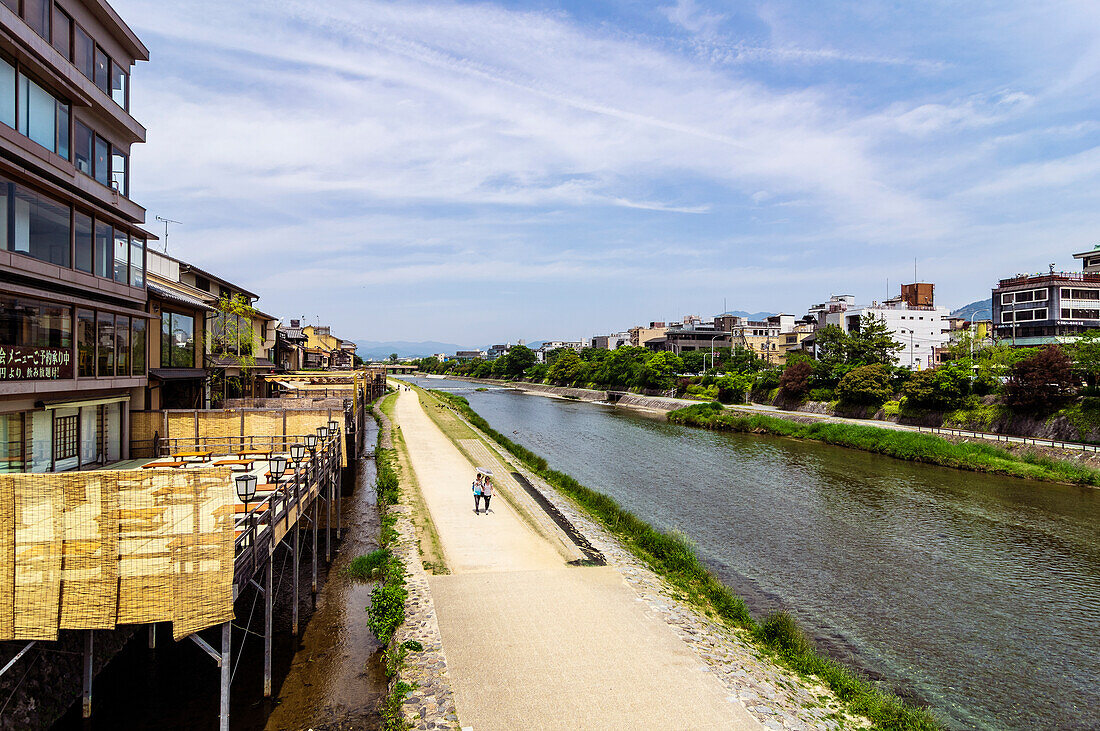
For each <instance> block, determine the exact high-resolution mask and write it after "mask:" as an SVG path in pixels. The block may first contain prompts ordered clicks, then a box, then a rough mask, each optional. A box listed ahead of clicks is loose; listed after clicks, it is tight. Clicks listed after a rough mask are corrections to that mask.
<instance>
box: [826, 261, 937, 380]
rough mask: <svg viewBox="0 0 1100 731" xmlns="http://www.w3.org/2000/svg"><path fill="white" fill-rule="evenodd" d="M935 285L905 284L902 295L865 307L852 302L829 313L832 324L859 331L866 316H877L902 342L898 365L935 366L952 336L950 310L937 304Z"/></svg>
mask: <svg viewBox="0 0 1100 731" xmlns="http://www.w3.org/2000/svg"><path fill="white" fill-rule="evenodd" d="M934 291H935V285H933V284H932V283H930V282H916V283H913V284H903V285H902V286H901V294H900V295H897V296H895V297H891V298H890V299H888V300H886V301H884V302H872V303H871V304H870V305H868V306H865V307H856V306H853V305H850V304H849V305H848V306H847V307H845V308H844V309H840V308H837V309H835V310H833V311H830V312H828V313H826V314H825V322H826V324H828V325H836V326H838V327H840V328H841V329H842V330H844V331H845V332H853V331H858V330H859V327H860V323H861V322H862V321H863V317H864V316H865V315H867V314H871V315H874V316H875V317H876V318H878V319H880V320H882V321H883V322H885V324H886V328H887V329H888V330H889V331H890V333H891V335H892V337H893V338H894V340H896V341H897V342H899V343H901V345H902V350H901V351H900V352H899V353H898V355H897V359H898V360H897V364H898V365H899V366H902V367H905V368H912V369H913V370H923V369H925V368H932V367H935V365H936V363H937V362H938V358H937V355H936V352H937V350H939V349H941V348H943V347H944V346H945V345H946V344H947V343H948V341H949V340H950V338H951V323H950V317H951V315H950V312H949V311H948V309H947V308H946V307H937V306H936V304H935V298H934Z"/></svg>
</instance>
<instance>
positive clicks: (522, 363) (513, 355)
mask: <svg viewBox="0 0 1100 731" xmlns="http://www.w3.org/2000/svg"><path fill="white" fill-rule="evenodd" d="M504 357H505V360H506V363H505V373H506V374H507V375H509V376H512V377H515V378H519V377H520V376H522V375H523V374H524V373H525V372H526V371H527V369H528V368H530V367H531V366H533V365H535V363H536V362H537V361H538V358H537V357H535V351H533V350H531V349H530V348H528V347H527V346H526V345H517V346H515V347H513V348H512V349H511V350H509V351H508V355H506V356H504Z"/></svg>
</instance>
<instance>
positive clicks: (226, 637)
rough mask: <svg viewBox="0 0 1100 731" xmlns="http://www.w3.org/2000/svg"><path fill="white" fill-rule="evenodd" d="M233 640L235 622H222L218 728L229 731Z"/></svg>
mask: <svg viewBox="0 0 1100 731" xmlns="http://www.w3.org/2000/svg"><path fill="white" fill-rule="evenodd" d="M232 641H233V623H232V622H225V623H224V624H222V659H221V662H219V663H218V665H219V667H220V668H221V693H220V696H219V705H218V728H219V729H220V731H229V681H230V680H231V678H232V675H231V674H230V670H231V668H230V667H229V649H230V643H231V642H232Z"/></svg>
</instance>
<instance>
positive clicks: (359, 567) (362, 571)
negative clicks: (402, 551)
mask: <svg viewBox="0 0 1100 731" xmlns="http://www.w3.org/2000/svg"><path fill="white" fill-rule="evenodd" d="M389 560H390V552H389V551H387V550H386V549H384V548H379V549H378V550H377V551H371V552H370V553H369V554H367V555H365V556H356V557H355V558H353V559H352V561H351V563H350V564H348V568H347V573H348V576H350V577H351V578H352V579H354V580H356V581H371V580H372V579H377V578H378V577H379V576H381V575H382V569H383V567H384V566H385V565H386V562H388V561H389Z"/></svg>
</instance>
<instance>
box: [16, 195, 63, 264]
mask: <svg viewBox="0 0 1100 731" xmlns="http://www.w3.org/2000/svg"><path fill="white" fill-rule="evenodd" d="M13 187H14V191H15V192H14V195H13V196H12V197H13V201H12V202H13V208H14V214H15V215H14V216H13V218H14V222H15V231H14V236H12V237H11V250H12V251H18V252H20V253H23V254H28V255H30V256H33V257H34V258H35V259H41V260H42V261H48V262H50V263H51V264H57V265H58V266H63V267H68V266H69V242H70V239H71V237H70V230H69V210H70V209H69V207H68V206H63V205H61V204H60V203H57V202H55V201H53V200H51V199H49V198H47V197H46V196H43V195H39V194H38V193H35V192H34V191H32V190H29V189H27V188H24V187H22V186H18V185H17V186H13Z"/></svg>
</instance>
